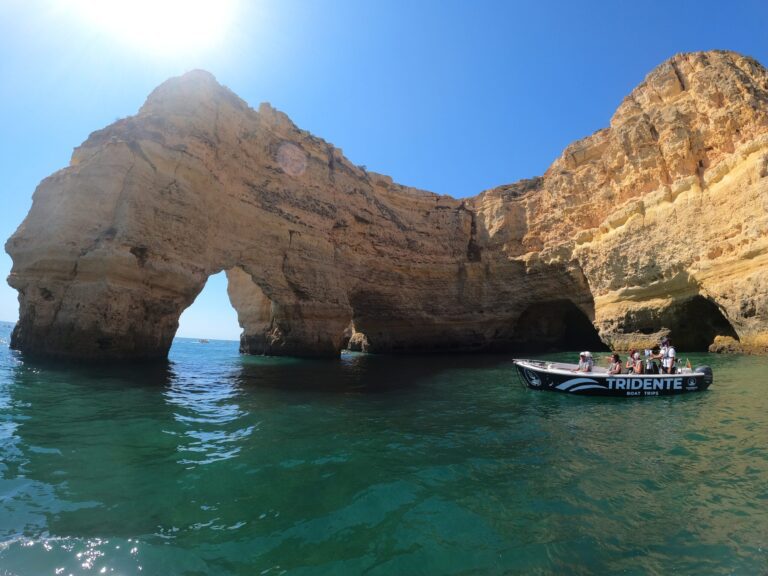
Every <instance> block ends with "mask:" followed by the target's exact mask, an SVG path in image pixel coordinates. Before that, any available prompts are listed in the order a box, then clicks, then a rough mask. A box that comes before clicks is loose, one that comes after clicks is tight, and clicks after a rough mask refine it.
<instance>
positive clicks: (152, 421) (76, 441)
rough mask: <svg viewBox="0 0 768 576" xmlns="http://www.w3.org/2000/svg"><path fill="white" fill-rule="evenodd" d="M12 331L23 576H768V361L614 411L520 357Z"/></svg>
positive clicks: (0, 504)
mask: <svg viewBox="0 0 768 576" xmlns="http://www.w3.org/2000/svg"><path fill="white" fill-rule="evenodd" d="M9 333H10V325H8V324H0V575H2V576H7V575H20V576H21V575H24V576H26V575H34V576H38V575H44V574H51V575H58V574H62V575H66V574H88V575H90V574H94V575H95V574H126V575H128V574H148V575H155V574H157V575H174V574H184V575H203V574H215V575H229V574H243V575H246V574H247V575H251V574H255V575H260V574H261V575H274V574H291V575H310V574H311V575H315V574H368V575H410V574H414V575H417V574H425V575H442V574H462V575H468V574H576V575H579V574H629V575H644V574H664V575H667V574H695V575H709V574H744V575H748V576H753V575H762V574H765V573H766V572H768V399H767V397H768V394H766V392H767V391H768V390H767V386H768V384H766V383H767V382H768V358H762V357H749V356H707V355H699V356H691V359H692V361H693V362H694V363H699V362H705V363H708V364H710V365H712V366H713V368H714V371H715V383H714V384H713V386H712V387H711V388H710V390H709V391H707V392H703V393H698V394H691V395H685V396H679V397H661V398H632V399H613V398H603V399H600V398H583V397H569V396H566V395H560V394H552V393H547V392H536V391H530V390H526V389H524V388H522V387H521V386H520V385H519V383H518V381H517V379H516V377H515V376H514V375H513V373H512V364H511V362H510V359H509V358H508V357H504V356H450V357H435V356H433V357H415V356H413V357H391V356H367V355H362V354H345V355H343V356H342V358H341V359H339V360H324V361H320V360H296V359H285V358H283V359H280V358H263V357H241V356H239V355H238V354H237V344H236V343H235V342H218V341H211V342H210V343H207V344H204V343H199V342H197V341H195V340H185V339H178V340H177V341H176V342H175V343H174V345H173V348H172V350H171V354H170V359H169V361H168V363H164V364H162V365H156V366H143V367H142V366H138V367H137V366H133V367H131V366H123V367H103V366H102V367H77V366H61V365H41V364H35V363H31V362H27V361H26V360H25V358H24V357H23V355H21V354H19V353H17V352H13V351H10V350H9V349H8V338H9ZM567 356H568V355H565V357H567ZM559 357H563V356H559Z"/></svg>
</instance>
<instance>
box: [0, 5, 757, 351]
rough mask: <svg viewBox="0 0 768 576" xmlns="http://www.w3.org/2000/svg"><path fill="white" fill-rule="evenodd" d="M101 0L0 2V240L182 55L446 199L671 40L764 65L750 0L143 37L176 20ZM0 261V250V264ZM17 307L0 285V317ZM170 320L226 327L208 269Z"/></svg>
mask: <svg viewBox="0 0 768 576" xmlns="http://www.w3.org/2000/svg"><path fill="white" fill-rule="evenodd" d="M110 1H111V2H112V5H114V6H115V10H118V9H123V10H126V6H127V7H129V8H127V10H132V11H133V12H132V13H130V14H129V13H128V12H122V13H118V12H115V13H114V14H109V13H108V14H107V16H108V17H109V18H107V19H106V20H105V19H102V20H100V21H96V20H94V19H93V18H90V15H89V14H88V13H87V8H86V9H83V5H84V4H87V0H85V1H82V0H71V1H70V2H67V0H24V1H22V0H2V2H0V78H2V83H0V129H1V132H0V173H1V174H2V176H3V180H2V183H1V184H0V201H1V202H2V210H0V237H2V239H3V241H4V240H5V239H7V238H8V236H10V235H11V234H12V233H13V231H14V230H15V228H16V227H17V226H18V225H19V223H20V222H21V221H22V219H23V218H24V215H25V214H26V212H27V211H28V209H29V206H30V204H31V196H32V192H33V191H34V189H35V186H36V185H37V183H38V182H39V181H40V180H42V179H43V178H44V177H45V176H47V175H48V174H50V173H52V172H54V171H55V170H58V169H60V168H63V167H65V166H66V165H67V164H68V162H69V157H70V154H71V152H72V149H73V148H74V147H75V146H77V145H78V144H80V143H81V142H82V141H83V140H85V138H86V137H87V136H88V134H89V133H90V132H92V131H94V130H97V129H99V128H101V127H103V126H105V125H107V124H110V123H112V122H114V121H115V120H116V119H117V118H121V117H124V116H128V115H131V114H135V113H136V112H137V111H138V109H139V107H140V106H141V104H142V103H143V101H144V99H145V98H146V96H147V95H148V94H149V92H150V91H151V90H152V89H153V88H154V87H155V86H157V85H158V84H160V83H161V82H163V81H164V80H165V79H167V78H168V77H171V76H176V75H179V74H181V73H183V72H185V71H187V70H190V69H193V68H204V69H206V70H209V71H210V72H212V73H213V74H214V75H215V76H216V77H217V79H218V80H219V81H220V82H221V83H223V84H225V85H227V86H228V87H230V88H231V89H232V90H234V91H235V92H236V93H237V94H238V95H240V96H241V97H242V98H243V99H245V100H246V101H247V102H248V103H249V104H251V106H253V107H257V106H258V104H259V103H260V102H263V101H268V102H271V103H272V104H273V105H274V106H275V107H276V108H278V109H280V110H282V111H284V112H286V113H287V114H288V115H289V116H290V117H291V118H292V119H293V121H294V122H296V123H297V124H298V125H299V126H300V127H301V128H304V129H307V130H310V131H311V132H313V133H314V134H316V135H318V136H320V137H322V138H324V139H326V140H328V141H330V142H333V143H334V144H335V145H336V146H338V147H340V148H342V149H343V150H344V152H345V154H346V155H347V156H348V157H349V158H350V159H351V160H352V161H353V162H354V163H356V164H365V165H366V166H367V167H368V169H370V170H374V171H376V172H382V173H385V174H389V175H391V176H392V177H393V178H394V179H395V180H396V181H398V182H401V183H403V184H407V185H411V186H417V187H420V188H424V189H427V190H432V191H435V192H439V193H446V194H451V195H453V196H457V197H461V196H471V195H475V194H477V193H478V192H480V191H482V190H484V189H486V188H490V187H493V186H496V185H499V184H504V183H509V182H513V181H516V180H519V179H520V178H527V177H531V176H536V175H540V174H542V173H543V172H544V171H545V170H546V168H547V167H548V166H549V164H550V163H551V162H552V161H553V160H554V159H555V158H556V157H557V156H558V155H559V154H560V152H561V151H562V149H563V148H564V147H565V146H566V145H568V144H569V143H570V142H572V141H574V140H577V139H579V138H582V137H584V136H586V135H589V134H591V133H592V132H594V131H595V130H598V129H600V128H602V127H605V126H606V125H607V124H608V121H609V119H610V117H611V115H612V114H613V111H614V110H615V109H616V107H617V106H618V104H619V103H620V102H621V100H622V98H624V96H626V95H627V94H628V93H629V92H630V90H631V89H632V88H633V87H634V86H635V85H637V84H638V83H639V82H640V81H642V79H643V78H644V77H645V75H646V74H647V73H648V72H649V71H650V70H651V69H653V68H654V67H655V66H657V65H658V64H660V63H661V62H663V61H664V60H665V59H667V58H669V57H670V56H672V55H673V54H675V53H677V52H688V51H694V50H709V49H729V50H735V51H738V52H742V53H744V54H748V55H750V56H753V57H755V58H757V60H759V61H760V62H761V63H763V64H764V65H766V64H768V33H766V22H768V2H765V1H764V0H761V1H738V2H707V1H669V0H668V1H665V2H656V1H654V2H650V1H649V2H632V3H630V2H608V1H605V2H565V1H563V2H553V1H545V0H536V1H519V2H512V1H508V2H492V1H484V0H479V1H475V2H470V1H469V0H467V1H464V2H457V1H451V0H446V1H418V0H410V1H405V0H369V1H362V0H358V1H351V0H350V1H342V0H338V1H333V0H312V1H310V0H305V1H299V0H271V1H270V0H257V1H248V0H231V6H232V10H233V14H232V17H231V18H230V20H229V24H228V25H227V24H226V23H224V24H220V23H219V20H218V19H216V18H213V15H210V16H208V17H207V18H206V20H207V22H208V23H209V24H210V25H209V26H208V28H214V27H220V28H221V30H218V29H217V30H216V31H218V32H221V34H220V36H219V38H218V40H211V39H210V38H203V34H197V36H196V37H193V38H184V39H183V40H184V42H182V41H179V42H175V43H174V44H173V46H170V47H169V46H167V45H164V46H161V47H155V44H154V43H152V42H151V41H150V39H149V38H148V37H147V35H153V36H152V37H155V36H158V35H163V34H164V32H163V30H165V31H168V32H167V33H168V34H169V35H170V33H171V31H172V30H175V29H176V28H178V26H177V24H178V21H179V19H180V18H176V19H172V20H169V21H167V22H166V21H162V22H155V23H154V24H153V25H152V26H151V27H149V25H148V19H152V18H153V16H152V15H153V14H155V15H156V14H157V13H158V10H157V6H160V5H163V4H164V2H165V1H166V0H153V2H151V3H147V2H145V3H144V4H142V3H140V2H139V3H138V4H137V0H133V2H131V0H102V3H108V2H110ZM168 1H170V0H168ZM188 1H192V0H188ZM221 1H222V0H219V3H217V2H216V1H215V0H211V1H209V2H206V0H194V2H193V3H195V4H196V5H197V6H200V7H201V9H203V10H204V9H205V8H206V5H207V6H209V7H214V6H217V5H221V4H220V3H221ZM76 6H79V8H76ZM137 6H138V8H137ZM131 7H133V8H131ZM153 7H154V8H153ZM209 9H210V8H209ZM144 11H146V14H144V13H143V12H144ZM121 27H122V28H121ZM148 27H149V28H150V29H149V30H148V29H147V28H148ZM129 33H130V34H129ZM207 33H208V31H206V34H207ZM142 34H144V38H145V39H146V40H147V41H146V42H142V40H140V39H141V38H142ZM137 38H138V40H137ZM203 40H206V41H205V42H203ZM10 267H11V260H10V258H9V257H8V256H7V255H6V254H5V253H3V254H2V255H0V275H2V276H3V277H6V276H7V275H8V273H9V272H10ZM17 317H18V310H17V301H16V293H15V291H13V290H12V289H11V288H9V287H8V286H7V285H6V284H5V283H2V285H0V320H10V321H14V320H16V319H17ZM179 335H182V336H193V337H209V338H230V339H236V338H237V337H238V335H239V328H238V327H237V322H236V316H235V314H234V311H233V310H232V309H231V307H230V306H229V303H228V300H227V297H226V286H225V280H224V278H223V275H221V276H216V277H213V278H212V279H211V280H209V283H208V285H207V286H206V288H205V290H204V291H203V293H202V294H201V295H200V296H199V297H198V300H197V301H196V302H195V304H194V305H193V306H192V307H191V308H190V309H189V310H188V311H187V312H185V314H184V315H183V316H182V320H181V327H180V330H179Z"/></svg>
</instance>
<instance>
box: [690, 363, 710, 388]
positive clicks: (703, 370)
mask: <svg viewBox="0 0 768 576" xmlns="http://www.w3.org/2000/svg"><path fill="white" fill-rule="evenodd" d="M693 371H694V372H701V373H703V374H704V379H703V381H702V384H703V385H702V386H700V387H699V388H700V389H701V390H706V389H707V388H709V385H710V384H712V381H713V380H714V379H715V377H714V376H713V374H712V368H710V367H709V366H696V368H694V369H693Z"/></svg>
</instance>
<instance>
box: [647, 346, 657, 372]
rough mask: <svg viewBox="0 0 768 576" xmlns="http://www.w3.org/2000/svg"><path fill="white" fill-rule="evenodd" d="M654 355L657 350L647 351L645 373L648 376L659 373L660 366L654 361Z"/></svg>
mask: <svg viewBox="0 0 768 576" xmlns="http://www.w3.org/2000/svg"><path fill="white" fill-rule="evenodd" d="M654 353H655V349H654V350H646V351H645V373H646V374H658V373H659V365H658V364H656V362H654V361H653V358H654Z"/></svg>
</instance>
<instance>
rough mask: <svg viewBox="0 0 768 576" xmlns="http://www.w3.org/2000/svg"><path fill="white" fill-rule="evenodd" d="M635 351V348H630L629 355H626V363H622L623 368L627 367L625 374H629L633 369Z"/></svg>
mask: <svg viewBox="0 0 768 576" xmlns="http://www.w3.org/2000/svg"><path fill="white" fill-rule="evenodd" d="M635 352H637V350H635V349H634V348H630V350H629V356H627V363H626V364H624V368H626V369H627V374H631V373H632V372H634V371H635Z"/></svg>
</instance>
